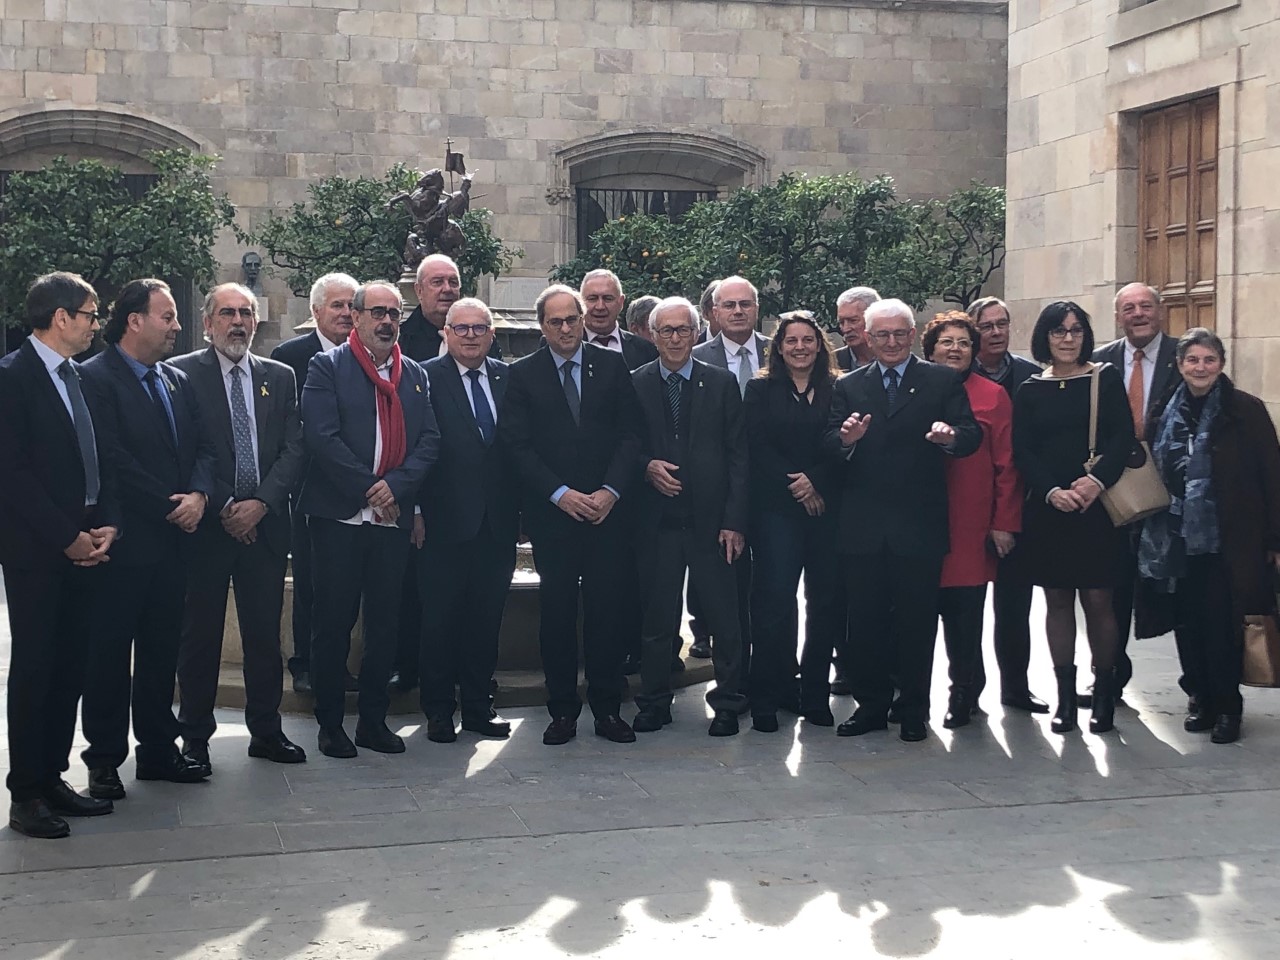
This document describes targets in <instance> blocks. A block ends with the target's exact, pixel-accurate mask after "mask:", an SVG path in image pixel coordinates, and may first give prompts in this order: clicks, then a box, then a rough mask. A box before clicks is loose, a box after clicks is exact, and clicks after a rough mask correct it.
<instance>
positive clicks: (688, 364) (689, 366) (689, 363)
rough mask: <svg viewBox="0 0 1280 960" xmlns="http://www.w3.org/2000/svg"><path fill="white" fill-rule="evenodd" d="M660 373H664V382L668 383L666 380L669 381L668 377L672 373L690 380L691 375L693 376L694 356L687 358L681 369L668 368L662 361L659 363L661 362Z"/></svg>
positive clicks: (659, 365)
mask: <svg viewBox="0 0 1280 960" xmlns="http://www.w3.org/2000/svg"><path fill="white" fill-rule="evenodd" d="M658 373H660V374H662V382H663V383H666V382H667V379H668V378H669V377H670V376H671V375H672V374H675V373H678V374H680V376H681V377H682V378H683V379H685V380H688V379H689V378H690V377H692V376H693V357H690V358H689V359H688V360H686V361H685V362H684V366H683V367H681V368H680V369H679V370H668V369H667V368H666V367H665V366H663V365H662V364H661V363H659V364H658Z"/></svg>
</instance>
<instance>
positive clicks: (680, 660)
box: [671, 653, 684, 673]
mask: <svg viewBox="0 0 1280 960" xmlns="http://www.w3.org/2000/svg"><path fill="white" fill-rule="evenodd" d="M671 672H672V673H684V657H682V656H680V654H678V653H673V654H672V655H671Z"/></svg>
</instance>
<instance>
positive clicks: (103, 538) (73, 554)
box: [62, 527, 119, 567]
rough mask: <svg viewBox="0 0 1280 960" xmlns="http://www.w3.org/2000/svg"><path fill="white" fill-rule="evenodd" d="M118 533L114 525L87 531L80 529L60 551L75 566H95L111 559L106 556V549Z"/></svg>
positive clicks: (113, 541) (108, 548) (109, 547)
mask: <svg viewBox="0 0 1280 960" xmlns="http://www.w3.org/2000/svg"><path fill="white" fill-rule="evenodd" d="M118 533H119V531H118V530H116V528H115V527H94V528H92V529H91V530H89V531H87V532H86V531H83V530H82V531H80V533H79V534H77V535H76V538H75V539H74V540H72V541H71V545H70V546H69V547H67V548H66V549H64V550H63V551H62V552H63V553H64V554H66V555H67V559H69V560H70V561H71V562H72V563H74V564H75V565H76V566H77V567H96V566H97V565H98V564H100V563H106V562H107V561H109V560H110V559H111V558H110V557H109V556H107V551H108V550H110V549H111V544H113V543H115V540H116V535H117V534H118Z"/></svg>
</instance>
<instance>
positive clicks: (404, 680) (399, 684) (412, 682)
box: [387, 670, 418, 693]
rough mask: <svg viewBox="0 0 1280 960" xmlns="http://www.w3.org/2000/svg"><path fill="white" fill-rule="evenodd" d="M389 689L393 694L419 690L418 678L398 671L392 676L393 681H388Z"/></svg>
mask: <svg viewBox="0 0 1280 960" xmlns="http://www.w3.org/2000/svg"><path fill="white" fill-rule="evenodd" d="M387 687H388V689H390V690H391V692H392V693H408V692H409V691H411V690H416V689H418V678H417V677H414V676H411V675H410V674H407V673H401V672H400V671H399V670H397V671H395V672H394V673H393V674H391V679H390V680H389V681H387Z"/></svg>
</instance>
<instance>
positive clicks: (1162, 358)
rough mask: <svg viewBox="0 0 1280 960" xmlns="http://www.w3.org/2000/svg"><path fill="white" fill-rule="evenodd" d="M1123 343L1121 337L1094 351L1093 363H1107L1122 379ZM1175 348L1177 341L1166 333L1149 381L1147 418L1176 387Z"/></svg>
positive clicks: (1161, 339)
mask: <svg viewBox="0 0 1280 960" xmlns="http://www.w3.org/2000/svg"><path fill="white" fill-rule="evenodd" d="M1124 342H1125V341H1124V337H1121V338H1120V339H1119V340H1112V341H1111V342H1110V343H1108V344H1107V345H1106V346H1105V347H1099V348H1098V349H1097V350H1094V351H1093V357H1092V359H1093V362H1094V363H1109V364H1111V365H1112V366H1114V367H1115V368H1116V369H1117V370H1119V371H1120V375H1121V376H1122V377H1123V376H1124ZM1177 347H1178V341H1177V339H1176V338H1174V337H1171V336H1169V334H1167V333H1166V334H1165V335H1164V336H1162V337H1161V338H1160V350H1159V352H1158V353H1157V354H1156V372H1155V376H1153V377H1152V379H1151V392H1150V393H1148V394H1147V411H1146V416H1147V418H1150V417H1151V412H1152V411H1153V410H1155V409H1156V408H1157V407H1158V406H1160V405H1161V403H1162V402H1163V401H1164V399H1165V397H1166V396H1167V395H1168V394H1169V393H1171V392H1172V391H1173V389H1174V387H1176V386H1177V385H1178V371H1177Z"/></svg>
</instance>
